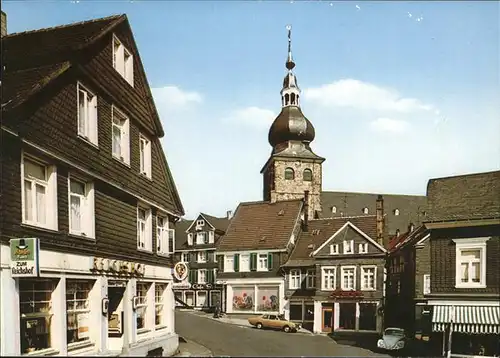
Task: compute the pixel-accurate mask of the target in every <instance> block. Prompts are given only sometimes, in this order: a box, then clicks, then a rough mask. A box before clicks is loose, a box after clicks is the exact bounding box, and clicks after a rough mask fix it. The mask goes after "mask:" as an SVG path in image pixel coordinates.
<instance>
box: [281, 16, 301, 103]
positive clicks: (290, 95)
mask: <svg viewBox="0 0 500 358" xmlns="http://www.w3.org/2000/svg"><path fill="white" fill-rule="evenodd" d="M286 29H287V30H288V57H287V60H286V63H285V67H286V68H287V70H288V73H287V74H286V75H285V79H284V80H283V88H282V89H281V92H280V93H281V106H282V107H289V106H294V107H299V104H300V102H299V98H300V89H299V86H298V84H297V78H296V77H295V75H294V73H293V72H292V70H293V69H294V68H295V62H293V58H292V26H291V25H287V27H286Z"/></svg>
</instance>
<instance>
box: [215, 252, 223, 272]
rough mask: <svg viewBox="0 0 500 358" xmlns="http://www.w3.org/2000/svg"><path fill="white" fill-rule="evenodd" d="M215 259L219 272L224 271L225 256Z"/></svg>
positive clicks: (218, 256)
mask: <svg viewBox="0 0 500 358" xmlns="http://www.w3.org/2000/svg"><path fill="white" fill-rule="evenodd" d="M215 258H216V260H217V267H218V268H219V270H221V271H224V255H217V256H216V257H215Z"/></svg>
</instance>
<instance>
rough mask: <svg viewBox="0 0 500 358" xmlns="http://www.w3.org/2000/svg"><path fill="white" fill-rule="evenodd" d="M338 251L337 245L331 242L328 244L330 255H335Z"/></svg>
mask: <svg viewBox="0 0 500 358" xmlns="http://www.w3.org/2000/svg"><path fill="white" fill-rule="evenodd" d="M338 253H339V245H338V244H332V245H330V255H337V254H338Z"/></svg>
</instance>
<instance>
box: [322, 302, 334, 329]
mask: <svg viewBox="0 0 500 358" xmlns="http://www.w3.org/2000/svg"><path fill="white" fill-rule="evenodd" d="M321 331H322V332H326V333H331V332H332V331H333V307H332V306H331V305H329V306H323V307H321Z"/></svg>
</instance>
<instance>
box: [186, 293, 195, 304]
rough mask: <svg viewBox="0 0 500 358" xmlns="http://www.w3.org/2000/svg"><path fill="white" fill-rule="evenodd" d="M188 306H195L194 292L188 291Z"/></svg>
mask: <svg viewBox="0 0 500 358" xmlns="http://www.w3.org/2000/svg"><path fill="white" fill-rule="evenodd" d="M185 295H186V304H187V305H188V306H190V307H193V306H194V292H193V291H186V293H185Z"/></svg>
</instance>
